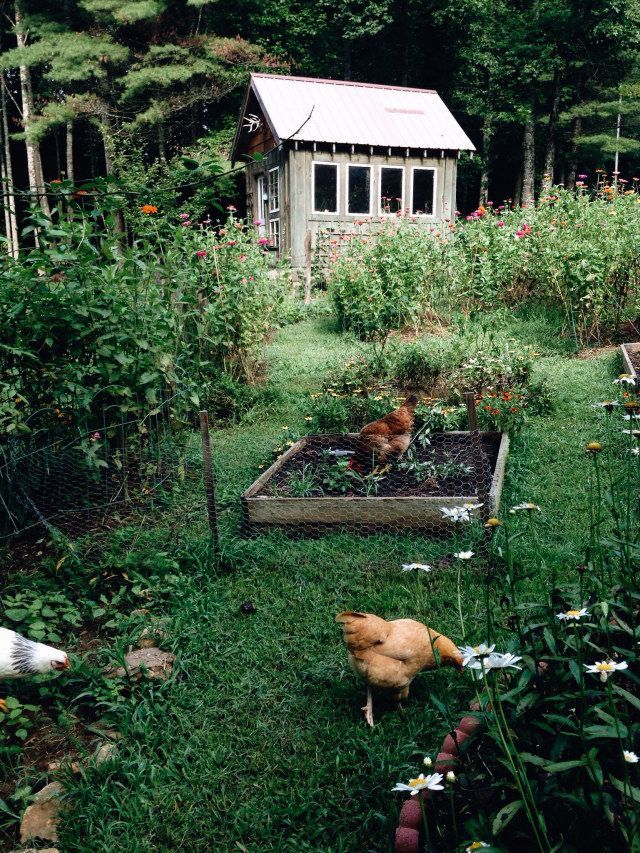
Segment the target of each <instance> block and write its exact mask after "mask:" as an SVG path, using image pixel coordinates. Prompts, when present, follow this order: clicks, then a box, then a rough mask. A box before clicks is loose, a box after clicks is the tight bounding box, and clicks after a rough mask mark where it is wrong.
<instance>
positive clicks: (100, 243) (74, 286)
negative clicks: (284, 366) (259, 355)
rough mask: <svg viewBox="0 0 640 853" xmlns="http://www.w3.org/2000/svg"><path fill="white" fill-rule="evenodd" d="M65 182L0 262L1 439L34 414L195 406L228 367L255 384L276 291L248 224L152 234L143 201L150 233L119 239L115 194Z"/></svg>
mask: <svg viewBox="0 0 640 853" xmlns="http://www.w3.org/2000/svg"><path fill="white" fill-rule="evenodd" d="M67 183H68V182H65V183H63V184H62V185H61V186H60V188H59V189H58V190H57V192H58V204H57V207H56V209H55V211H54V214H53V219H52V220H51V221H47V220H43V218H42V216H41V214H40V213H34V218H33V220H32V225H31V226H30V227H31V228H34V229H35V228H36V227H37V231H38V242H37V245H36V246H34V247H32V248H30V249H29V248H25V249H24V250H23V251H22V252H21V254H20V257H19V258H18V259H15V260H14V259H13V258H10V257H8V256H7V255H3V256H2V257H1V259H0V311H2V315H3V317H4V322H3V323H2V327H1V329H0V352H2V358H1V359H0V436H1V435H3V434H7V433H12V432H13V433H19V432H27V431H29V430H31V429H32V428H35V426H36V424H35V423H34V420H33V419H34V416H35V414H36V413H41V412H44V413H47V414H48V416H49V419H52V420H53V422H54V423H55V424H56V428H57V429H62V428H67V427H70V426H81V425H82V426H83V428H82V431H86V429H87V423H88V422H90V421H91V422H94V423H95V420H96V418H97V417H98V415H100V418H101V417H102V412H103V411H104V410H108V411H109V412H110V413H111V414H110V415H109V417H111V418H115V420H116V422H117V421H119V420H120V419H121V418H122V417H125V418H127V419H130V418H135V417H138V416H140V415H142V414H144V413H146V412H148V411H149V409H150V408H153V407H154V406H155V405H157V404H158V403H160V402H161V399H162V397H163V395H169V394H170V395H173V394H174V393H176V392H184V393H183V396H186V397H188V396H190V397H191V400H192V403H193V404H197V403H198V402H199V397H202V398H205V399H206V398H207V395H208V394H209V389H212V391H211V393H213V389H215V388H216V387H218V386H219V384H220V377H221V376H222V374H223V373H226V374H228V375H229V376H231V377H233V378H238V377H240V378H242V379H243V380H247V379H250V378H251V377H252V375H253V372H254V357H255V352H256V349H257V347H258V346H259V344H260V343H261V341H262V340H263V339H264V337H265V335H266V334H267V332H268V331H269V330H270V328H271V327H272V325H273V323H274V320H275V316H274V315H275V311H276V308H277V306H278V304H279V302H280V300H281V293H282V291H281V288H280V286H279V284H278V282H277V281H276V282H274V281H270V280H269V277H268V274H267V266H266V261H265V257H264V253H263V250H262V249H261V248H260V247H259V246H258V245H257V243H256V241H255V238H254V236H253V233H252V232H251V231H248V230H247V229H246V228H245V227H244V226H243V224H242V223H241V222H238V221H236V220H234V219H233V217H232V216H231V215H230V216H229V219H228V221H227V223H226V225H225V226H224V227H223V228H222V229H219V230H218V231H216V230H213V229H210V228H205V227H204V226H203V227H196V226H193V227H185V225H184V222H185V221H188V220H185V219H184V215H183V216H182V217H176V221H175V223H174V229H173V235H172V237H171V239H162V240H161V239H160V238H157V239H153V217H154V216H155V215H156V214H155V213H154V209H156V206H155V205H153V204H150V203H149V204H143V205H141V206H140V211H141V212H140V215H141V216H144V217H147V218H148V219H149V220H150V223H151V224H150V225H149V230H148V232H147V235H146V236H145V237H143V238H141V239H134V240H133V241H132V242H131V244H130V245H124V244H123V242H122V239H121V237H120V236H119V234H118V233H117V232H116V231H115V230H114V229H113V227H112V225H113V209H112V208H113V205H114V202H113V198H112V196H111V195H105V196H104V198H103V197H102V195H101V193H100V192H99V191H98V190H94V191H92V195H91V196H90V199H91V201H87V197H86V196H83V197H81V198H80V199H79V200H78V199H77V197H76V196H77V193H74V192H73V188H72V187H67V186H66V184H67ZM86 204H92V205H93V207H92V208H91V209H90V210H85V208H84V205H86ZM100 422H101V421H100ZM101 423H102V422H101ZM105 425H106V426H107V427H108V426H109V425H110V424H109V423H107V424H105ZM89 428H91V427H89Z"/></svg>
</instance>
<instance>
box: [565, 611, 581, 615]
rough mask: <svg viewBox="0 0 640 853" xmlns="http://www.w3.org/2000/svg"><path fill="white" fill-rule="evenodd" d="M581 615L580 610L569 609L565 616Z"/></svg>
mask: <svg viewBox="0 0 640 853" xmlns="http://www.w3.org/2000/svg"><path fill="white" fill-rule="evenodd" d="M579 615H580V611H579V610H567V612H566V613H565V616H579Z"/></svg>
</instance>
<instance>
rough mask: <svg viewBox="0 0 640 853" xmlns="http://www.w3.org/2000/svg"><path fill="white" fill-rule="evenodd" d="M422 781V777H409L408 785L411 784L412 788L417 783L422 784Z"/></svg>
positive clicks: (416, 785)
mask: <svg viewBox="0 0 640 853" xmlns="http://www.w3.org/2000/svg"><path fill="white" fill-rule="evenodd" d="M423 782H424V779H420V778H418V779H409V785H411V787H412V788H417V787H418V785H422V783H423Z"/></svg>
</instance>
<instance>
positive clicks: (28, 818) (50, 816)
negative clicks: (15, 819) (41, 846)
mask: <svg viewBox="0 0 640 853" xmlns="http://www.w3.org/2000/svg"><path fill="white" fill-rule="evenodd" d="M61 794H62V785H61V784H60V783H59V782H50V783H49V784H48V785H45V787H44V788H43V789H42V790H41V791H38V793H37V794H36V795H35V797H34V801H33V803H31V805H30V806H27V808H26V809H25V810H24V814H23V815H22V821H21V822H20V841H21V842H22V843H23V844H24V842H25V841H29V840H30V839H33V838H44V839H45V840H46V841H57V840H58V821H59V820H60V813H61V812H62V809H63V804H62V801H61V799H60V795H61Z"/></svg>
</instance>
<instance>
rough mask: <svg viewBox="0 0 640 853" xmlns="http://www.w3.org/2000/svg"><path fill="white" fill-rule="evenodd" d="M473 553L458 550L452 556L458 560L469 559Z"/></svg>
mask: <svg viewBox="0 0 640 853" xmlns="http://www.w3.org/2000/svg"><path fill="white" fill-rule="evenodd" d="M474 553H475V552H474V551H458V553H457V554H454V555H453V556H454V557H456V558H457V559H458V560H470V559H471V558H472V557H473V555H474Z"/></svg>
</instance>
